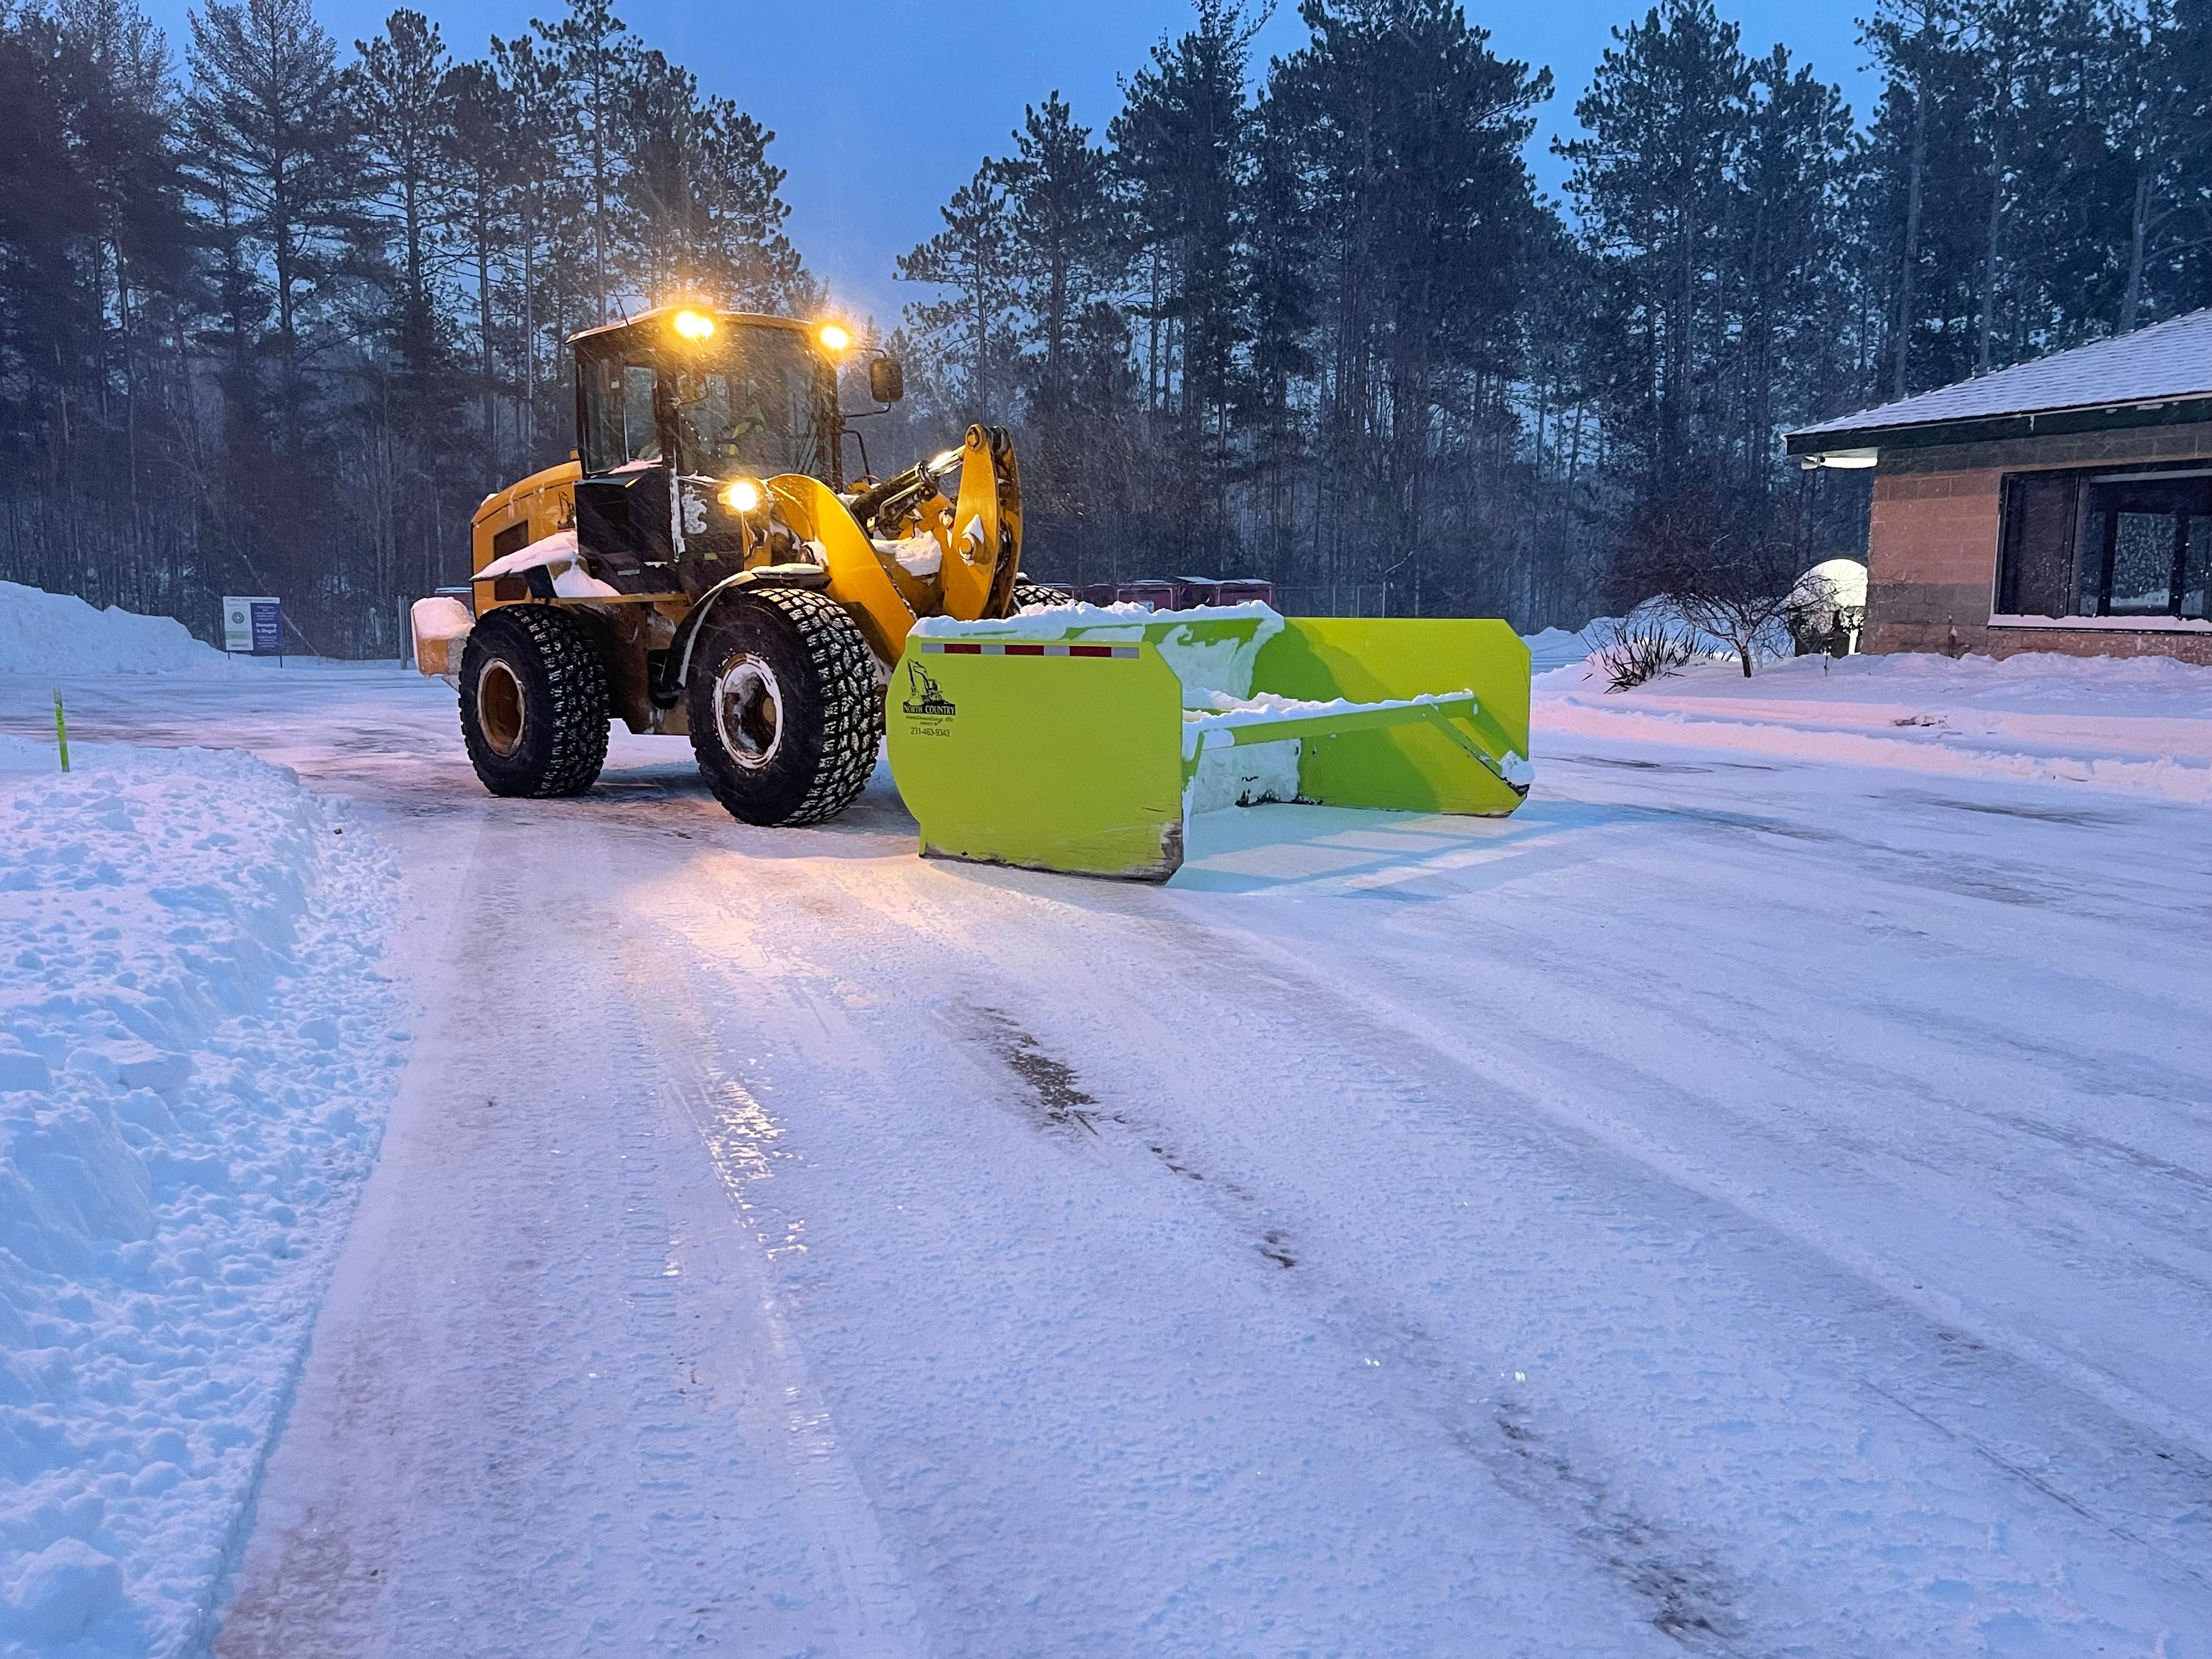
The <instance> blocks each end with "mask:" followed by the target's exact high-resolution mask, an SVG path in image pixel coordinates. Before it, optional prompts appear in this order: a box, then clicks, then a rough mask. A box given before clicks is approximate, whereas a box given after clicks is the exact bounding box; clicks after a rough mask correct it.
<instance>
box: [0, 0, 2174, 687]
mask: <svg viewBox="0 0 2212 1659" xmlns="http://www.w3.org/2000/svg"><path fill="white" fill-rule="evenodd" d="M1298 15H1299V17H1300V18H1301V20H1302V21H1303V23H1304V27H1305V31H1306V34H1307V39H1306V40H1305V43H1304V45H1303V46H1300V47H1298V49H1297V50H1296V51H1294V52H1291V53H1289V54H1288V55H1286V56H1282V57H1278V58H1273V59H1272V60H1270V61H1267V62H1260V61H1257V60H1256V59H1255V54H1254V52H1253V50H1252V42H1253V39H1254V35H1255V27H1256V18H1257V14H1255V12H1254V11H1253V10H1252V9H1250V8H1249V6H1244V5H1242V4H1240V0H1198V3H1197V4H1196V6H1195V8H1194V10H1193V11H1192V12H1191V14H1190V15H1188V19H1187V20H1186V21H1185V22H1184V23H1183V24H1182V26H1181V27H1179V29H1178V30H1176V31H1172V32H1170V35H1169V36H1168V38H1165V39H1164V40H1161V41H1160V42H1159V43H1158V45H1157V46H1154V47H1153V48H1152V50H1151V52H1150V53H1149V54H1148V55H1147V56H1146V58H1144V59H1143V60H1142V61H1139V62H1133V63H1131V64H1128V65H1127V66H1126V70H1125V71H1124V74H1123V76H1122V77H1121V83H1120V84H1121V98H1120V101H1119V104H1118V106H1117V107H1113V108H1100V109H1077V108H1072V107H1070V106H1069V105H1068V104H1067V103H1066V101H1065V100H1062V99H1061V98H1060V95H1059V94H1058V93H1056V92H1054V91H1053V90H1051V89H1050V88H1036V92H1035V95H1034V97H1033V99H1032V100H1031V101H1030V103H1029V105H1028V107H1027V110H1026V112H1025V114H1024V118H1023V119H1022V121H1021V123H1020V125H1019V126H1018V128H1017V129H1016V130H1015V131H1012V132H1010V133H1009V134H1008V135H1007V136H1006V143H1005V144H1004V146H1003V153H1001V154H999V155H993V156H990V157H987V158H986V159H984V160H983V161H981V165H980V166H978V167H977V168H976V169H975V173H974V175H973V176H972V177H970V178H968V179H948V180H946V181H945V185H946V195H945V201H944V204H943V206H942V209H941V215H940V219H941V227H942V228H940V229H939V231H938V232H937V234H934V235H933V236H932V237H931V238H930V239H929V240H927V241H926V242H923V243H922V244H921V245H920V246H916V247H915V248H913V249H912V250H911V251H909V252H907V253H905V254H903V255H902V256H901V257H900V258H898V261H897V270H896V279H897V291H898V292H900V293H902V294H903V295H908V296H909V297H908V303H906V304H905V306H904V307H903V309H902V313H901V314H900V315H899V316H897V317H896V318H890V317H886V318H871V317H867V316H865V315H862V316H851V317H849V318H848V320H849V321H850V323H851V324H852V325H854V328H855V331H856V332H860V333H862V334H863V336H864V337H865V338H866V339H867V340H868V341H869V342H870V343H872V344H880V345H882V346H884V347H885V348H887V349H890V351H892V352H893V353H894V354H895V355H896V356H898V357H900V358H901V360H902V362H903V363H904V364H905V367H906V383H907V387H908V397H907V398H906V400H905V401H904V402H903V403H902V404H900V405H899V406H898V408H897V410H896V412H895V413H894V414H893V415H891V416H885V417H883V418H881V419H878V420H875V421H872V422H868V423H866V428H865V429H866V433H867V441H868V443H869V446H870V447H871V449H872V451H873V452H874V459H875V462H876V465H877V466H878V470H884V469H885V468H886V467H887V465H900V464H903V462H904V461H905V460H907V459H911V458H912V457H914V456H915V455H916V454H917V453H922V452H924V451H927V450H929V449H933V448H936V447H942V446H943V445H945V444H946V443H948V442H952V441H957V438H958V435H959V434H960V432H961V431H962V430H963V429H964V428H965V427H966V425H967V424H968V423H969V422H970V421H972V420H984V421H987V422H996V423H1003V424H1008V425H1011V426H1012V428H1014V429H1015V432H1016V434H1017V436H1018V441H1019V443H1020V446H1021V458H1022V466H1023V482H1024V492H1025V501H1026V542H1027V547H1028V557H1027V561H1026V562H1027V566H1028V568H1029V570H1030V574H1033V575H1034V576H1036V577H1037V578H1039V579H1041V580H1068V581H1083V582H1101V581H1106V580H1129V579H1133V578H1137V577H1140V576H1150V575H1156V574H1185V573H1196V574H1212V575H1216V576H1225V577H1227V576H1261V577H1266V578H1269V579H1272V580H1275V581H1277V582H1278V583H1279V584H1282V585H1283V587H1284V590H1285V592H1284V599H1285V604H1284V608H1285V609H1291V610H1302V611H1346V612H1354V611H1358V612H1367V613H1370V614H1371V613H1373V612H1376V611H1386V610H1387V611H1388V612H1389V614H1393V615H1398V614H1427V615H1438V616H1444V615H1455V616H1456V615H1482V616H1491V615H1498V616H1504V617H1509V618H1510V619H1511V620H1512V621H1513V622H1514V623H1516V625H1517V626H1519V627H1520V628H1522V629H1524V630H1530V629H1536V628H1539V627H1541V626H1544V625H1546V624H1547V623H1559V624H1564V625H1565V626H1569V627H1573V626H1577V625H1578V624H1579V623H1582V622H1583V620H1585V619H1586V618H1587V617H1589V616H1590V615H1592V614H1594V613H1595V612H1597V611H1600V610H1601V609H1603V608H1605V607H1606V606H1607V605H1618V604H1620V602H1621V601H1622V599H1624V597H1626V598H1629V599H1632V598H1634V597H1638V596H1636V595H1634V594H1626V595H1624V594H1623V593H1622V592H1620V585H1621V575H1620V573H1622V572H1623V571H1624V570H1632V569H1633V568H1635V563H1636V561H1635V558H1634V554H1635V552H1636V550H1637V548H1638V543H1639V538H1648V537H1649V536H1650V535H1652V534H1654V533H1656V532H1655V531H1654V529H1653V526H1675V527H1679V526H1680V525H1682V524H1683V523H1684V522H1685V521H1686V520H1688V521H1692V522H1694V524H1695V525H1696V526H1698V529H1697V531H1696V532H1695V533H1696V534H1697V535H1700V536H1704V537H1707V538H1712V539H1714V540H1716V541H1718V540H1721V539H1724V538H1729V537H1738V538H1763V539H1764V540H1765V541H1766V542H1768V543H1770V544H1771V543H1775V542H1780V541H1784V540H1786V542H1787V543H1788V544H1789V546H1790V549H1791V550H1793V556H1795V557H1796V558H1797V559H1798V560H1799V561H1801V568H1802V565H1803V564H1810V563H1811V562H1814V561H1815V560H1817V559H1820V558H1824V557H1828V556H1834V555H1836V554H1838V553H1844V554H1853V553H1858V552H1860V551H1861V550H1863V538H1864V526H1865V517H1866V512H1867V501H1866V483H1865V478H1866V475H1865V474H1863V473H1846V472H1830V471H1817V472H1806V471H1800V470H1799V469H1798V467H1797V466H1796V464H1795V463H1794V462H1790V461H1787V460H1785V459H1784V456H1783V455H1782V453H1781V451H1782V445H1781V435H1782V434H1783V433H1784V432H1785V431H1787V430H1788V429H1789V428H1791V427H1792V426H1794V425H1797V424H1801V423H1802V422H1807V421H1809V420H1813V419H1817V418H1820V417H1822V416H1829V415H1833V414H1838V413H1842V412H1844V411H1847V410H1851V409H1855V408H1858V407H1863V406H1865V405H1868V404H1875V403H1880V402H1882V401H1886V400H1887V399H1890V398H1895V397H1898V396H1901V395H1905V394H1907V393H1911V392H1917V391H1920V390H1923V389H1925V388H1928V387H1930V386H1939V385H1942V384H1946V383H1948V382H1951V381H1954V380H1960V379H1964V378H1966V377H1967V376H1970V375H1973V374H1981V373H1985V372H1988V371H1990V370H1992V369H1995V368H2002V367H2003V366H2005V365H2007V364H2010V363H2014V362H2020V361H2022V360H2024V359H2027V358H2029V357H2033V356H2039V355H2040V354H2043V353H2045V352H2048V351H2051V350H2053V349H2059V348H2063V347H2066V346H2069V345H2074V344H2078V343H2082V342H2084V341H2088V340H2093V339H2097V338H2100V337H2106V336H2109V335H2112V334H2114V333H2118V332H2123V331H2128V330H2130V329H2134V328H2136V327H2139V326H2142V325H2145V324H2147V323H2150V322H2154V321H2156V320H2158V319H2162V318H2166V317H2170V316H2173V315H2175V314H2177V313H2181V312H2185V311H2188V310H2191V309H2195V308H2197V307H2205V306H2212V0H1878V3H1875V4H1874V9H1872V10H1871V11H1870V12H1869V15H1865V16H1864V17H1863V19H1862V20H1861V25H1860V27H1861V36H1860V38H1861V43H1862V47H1863V52H1864V53H1865V54H1866V60H1867V61H1869V62H1870V63H1871V64H1873V65H1874V68H1875V84H1876V87H1877V88H1878V96H1877V98H1876V100H1875V103H1874V105H1873V106H1872V107H1871V108H1867V109H1857V110H1855V109H1852V108H1850V107H1848V106H1846V104H1845V102H1844V98H1843V96H1842V94H1841V93H1840V91H1839V90H1838V88H1837V86H1836V85H1835V84H1834V83H1833V82H1832V81H1830V80H1826V79H1823V78H1822V75H1821V72H1820V65H1816V64H1809V63H1804V62H1800V61H1798V60H1797V59H1796V58H1795V57H1794V56H1793V55H1792V54H1791V53H1790V52H1789V51H1787V50H1785V49H1784V47H1782V46H1771V47H1767V48H1764V49H1762V48H1761V47H1760V46H1759V43H1758V42H1755V41H1753V42H1747V41H1746V40H1743V39H1742V38H1741V33H1740V31H1739V30H1738V28H1737V27H1735V25H1733V24H1731V23H1729V22H1728V21H1725V20H1724V19H1723V17H1722V16H1720V15H1718V14H1717V12H1716V10H1715V9H1714V7H1713V6H1712V4H1711V3H1710V0H1664V3H1662V4H1659V5H1657V6H1656V7H1655V8H1653V9H1650V10H1648V11H1646V12H1644V13H1643V14H1642V15H1638V16H1634V17H1632V18H1629V19H1627V20H1626V21H1623V22H1621V23H1620V26H1619V27H1617V28H1616V29H1615V30H1614V31H1613V39H1612V44H1611V46H1610V47H1609V49H1608V50H1607V51H1606V52H1605V53H1604V56H1603V58H1602V59H1601V62H1600V64H1598V66H1597V68H1596V70H1595V73H1594V74H1593V75H1592V76H1591V78H1590V79H1589V83H1588V84H1587V85H1586V86H1582V87H1562V86H1559V85H1556V84H1555V83H1554V81H1553V75H1552V73H1551V71H1550V70H1547V69H1545V68H1543V67H1541V66H1534V65H1531V64H1523V63H1518V62H1515V61H1511V60H1510V59H1508V58H1502V57H1500V56H1499V55H1498V53H1497V52H1494V51H1493V50H1492V45H1491V42H1490V37H1489V36H1488V34H1487V33H1486V31H1485V30H1484V29H1483V28H1482V27H1480V18H1479V17H1474V18H1470V16H1469V15H1468V14H1467V12H1466V10H1465V9H1463V8H1462V6H1460V5H1457V4H1454V3H1450V0H1304V4H1303V6H1302V7H1301V8H1300V9H1299V14H1298ZM189 36H190V38H189V39H186V40H167V39H165V38H164V37H163V36H162V35H161V33H160V32H159V31H157V30H156V29H155V28H154V27H152V26H151V25H150V24H149V21H147V20H146V19H145V18H144V17H143V15H140V14H139V12H138V11H137V10H136V9H135V8H134V5H133V3H132V0H0V113H4V116H5V118H4V119H0V580H14V581H20V582H27V583H31V584H34V585H36V586H43V587H46V588H50V589H53V590H56V591H60V592H76V593H79V594H81V595H82V596H83V597H84V598H86V599H90V600H92V601H93V602H94V603H95V604H100V605H108V604H119V605H125V606H126V607H128V608H130V609H132V610H137V611H149V612H163V613H167V614H170V615H173V616H176V617H180V618H182V619H184V620H185V622H186V623H187V624H188V625H190V626H191V628H192V629H193V630H194V631H195V632H196V633H198V634H199V635H202V636H203V637H213V636H214V635H215V632H216V622H217V615H216V611H217V606H216V598H217V596H218V595H220V594H222V593H224V592H255V593H274V594H279V595H282V596H283V598H284V599H285V600H286V602H287V611H288V615H289V617H290V618H291V621H292V626H293V629H294V631H295V633H296V635H297V636H298V638H297V641H296V643H297V646H298V647H299V648H302V649H306V650H311V651H314V652H319V653H323V654H326V655H332V656H373V655H386V656H390V655H396V654H398V651H399V649H400V648H401V647H400V644H399V641H398V633H399V629H400V628H401V625H402V623H401V608H402V605H403V603H404V601H405V600H407V599H412V598H413V597H415V596H416V595H419V594H422V593H426V592H430V591H431V590H433V589H434V588H435V587H437V586H441V584H447V583H451V582H453V581H455V580H459V579H461V578H464V577H465V575H466V574H467V572H468V569H469V568H470V567H469V557H468V525H469V519H470V514H471V511H472V510H473V508H474V507H475V506H476V504H477V501H479V500H480V499H481V498H482V497H483V495H484V494H485V493H486V492H487V491H488V490H489V489H495V488H497V487H498V486H500V485H501V484H503V483H507V482H509V481H511V480H512V479H513V478H514V477H519V476H520V475H522V474H524V473H526V472H528V471H533V470H535V469H537V468H538V467H540V466H543V465H550V464H551V463H553V462H556V461H558V460H561V459H564V458H565V457H566V456H567V454H568V447H569V446H570V444H571V443H572V442H573V441H574V438H573V433H572V425H573V410H574V392H573V379H572V369H571V367H570V365H569V363H568V360H567V356H566V349H565V347H564V340H565V339H566V337H568V335H569V334H571V333H573V332H574V331H577V330H579V329H581V328H586V327H590V326H592V325H597V324H599V323H602V322H606V321H611V320H615V319H620V318H622V317H624V316H628V315H634V314H635V313H636V312H637V311H638V310H639V309H641V308H642V307H647V306H649V305H652V304H654V303H657V302H659V301H665V300H669V299H674V298H689V299H703V300H706V301H711V302H713V303H715V304H719V305H722V306H726V307H735V308H740V309H748V310H758V311H772V312H779V313H785V314H789V315H797V316H801V317H813V316H817V315H822V314H829V313H836V314H839V315H847V313H845V311H844V310H843V309H842V307H841V306H840V301H839V296H837V295H835V294H832V293H829V292H827V291H825V289H824V288H823V285H822V283H820V281H819V280H818V279H817V277H816V276H813V275H812V274H811V273H810V270H809V267H808V264H807V260H806V257H805V254H806V250H805V248H803V247H800V246H794V244H793V240H792V238H791V237H790V235H789V234H788V232H787V219H788V214H789V207H788V204H787V200H786V193H785V174H784V173H783V171H782V170H781V168H780V167H778V165H777V163H776V150H775V135H774V134H773V133H772V132H769V131H766V130H765V129H764V128H763V125H762V124H761V123H760V122H759V121H757V120H756V119H755V118H753V117H752V116H750V115H749V114H748V113H746V112H745V111H744V108H743V107H742V102H741V100H742V96H743V91H744V89H743V88H720V89H714V88H706V87H702V85H701V83H700V82H699V81H698V79H697V78H696V76H694V75H692V74H691V73H690V72H689V71H688V70H685V68H684V66H683V65H682V64H678V63H674V62H671V60H670V59H669V58H667V57H666V56H665V55H664V54H663V53H662V52H659V51H657V50H655V49H654V48H653V46H651V45H650V43H649V42H647V41H646V40H643V39H641V38H640V36H639V34H638V33H636V32H635V31H633V30H632V29H630V28H629V27H626V26H625V24H624V23H623V21H622V19H621V18H620V17H618V16H617V15H616V12H615V10H614V9H613V5H612V0H569V3H568V9H567V10H566V11H565V12H563V13H562V14H561V15H558V16H557V17H554V18H551V19H549V20H544V21H540V20H533V19H528V18H525V17H521V16H520V15H518V17H517V19H516V33H514V34H513V37H512V38H506V39H499V38H495V39H493V40H489V41H487V42H483V43H480V44H477V43H462V42H454V41H449V40H447V39H446V38H445V37H444V35H443V33H442V32H441V27H440V26H439V24H438V22H437V21H435V19H433V18H431V17H428V16H427V15H424V14H422V13H421V12H417V11H415V10H411V9H399V10H396V11H393V12H392V14H391V15H390V17H389V18H388V20H387V21H386V23H385V26H384V28H383V32H382V33H380V34H378V35H377V36H376V37H375V38H374V39H372V40H361V41H356V42H352V43H350V44H345V43H341V42H340V41H338V40H335V39H333V38H332V37H331V34H330V33H328V32H327V31H326V30H325V28H324V27H322V26H321V25H320V24H319V22H318V21H317V19H316V17H315V15H314V13H313V7H312V3H311V0H204V4H202V5H201V6H200V7H199V9H197V10H195V11H194V12H193V13H192V14H191V21H190V29H189ZM725 94H735V96H734V97H732V96H730V95H725ZM1553 99H1571V100H1573V101H1572V104H1571V108H1572V111H1573V113H1574V115H1575V117H1576V122H1577V127H1576V134H1577V136H1574V137H1571V138H1568V139H1565V140H1562V141H1560V142H1559V144H1558V145H1557V150H1558V155H1559V167H1560V168H1561V169H1562V170H1563V172H1564V178H1565V185H1564V188H1563V190H1562V191H1559V192H1558V193H1557V194H1556V196H1555V195H1554V194H1553V193H1552V192H1547V191H1545V190H1543V189H1541V188H1540V186H1539V185H1538V182H1537V180H1536V179H1535V177H1534V174H1533V173H1532V172H1531V170H1530V167H1529V164H1528V148H1529V145H1530V142H1531V139H1532V136H1533V135H1534V132H1535V131H1536V124H1537V113H1538V111H1539V110H1540V108H1541V107H1542V106H1544V105H1545V104H1546V102H1547V100H1553ZM854 378H855V389H854V392H853V393H852V396H851V398H849V400H848V401H849V402H850V404H852V406H854V407H858V406H860V405H862V404H865V403H866V397H865V390H864V388H865V381H864V380H863V379H861V378H860V377H859V376H858V375H857V374H856V375H855V377H854ZM1669 533H1674V532H1673V531H1670V532H1669Z"/></svg>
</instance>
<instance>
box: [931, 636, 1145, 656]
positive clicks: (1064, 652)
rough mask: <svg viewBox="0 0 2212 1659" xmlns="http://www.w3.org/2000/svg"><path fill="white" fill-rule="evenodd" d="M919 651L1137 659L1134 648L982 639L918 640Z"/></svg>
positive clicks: (966, 654) (984, 654) (944, 654)
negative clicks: (971, 640)
mask: <svg viewBox="0 0 2212 1659" xmlns="http://www.w3.org/2000/svg"><path fill="white" fill-rule="evenodd" d="M915 648H916V649H917V650H919V651H921V653H923V654H924V655H926V656H940V657H941V656H954V657H1133V656H1135V655H1136V654H1137V647H1135V646H1133V645H1045V644H1042V643H1039V644H1034V645H1032V644H1026V643H1016V644H1005V643H1001V644H997V645H987V644H985V643H984V642H983V641H980V640H978V641H973V642H972V643H971V642H969V641H962V640H917V641H915Z"/></svg>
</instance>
